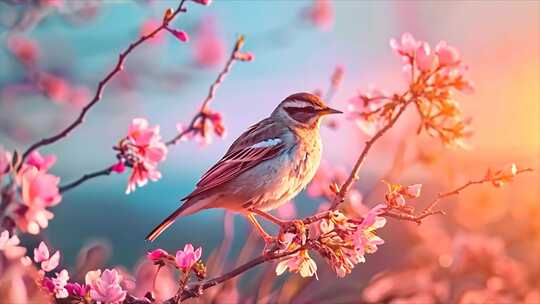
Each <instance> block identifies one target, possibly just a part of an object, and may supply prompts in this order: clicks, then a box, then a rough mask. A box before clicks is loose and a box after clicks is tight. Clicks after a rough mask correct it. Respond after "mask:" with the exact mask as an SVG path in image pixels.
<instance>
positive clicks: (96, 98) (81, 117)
mask: <svg viewBox="0 0 540 304" xmlns="http://www.w3.org/2000/svg"><path fill="white" fill-rule="evenodd" d="M184 2H186V0H180V4H179V5H178V7H177V8H176V10H175V11H173V12H172V14H171V15H170V16H168V17H166V18H163V22H162V23H161V25H160V26H158V27H157V28H156V29H155V30H153V31H152V32H151V33H149V34H147V35H143V36H141V37H140V38H139V39H138V40H136V41H135V42H133V43H131V44H130V45H129V46H128V48H127V49H125V50H124V51H123V52H121V53H120V55H119V56H118V61H117V63H116V66H115V67H114V68H113V70H112V71H110V72H109V73H108V74H107V76H105V78H103V79H102V80H101V81H100V82H99V84H98V87H97V90H96V93H95V95H94V98H92V100H91V101H90V103H88V104H87V105H86V106H85V107H84V108H83V109H82V111H81V113H80V114H79V116H78V117H77V119H75V121H74V122H72V123H71V124H70V125H69V126H67V127H66V128H65V129H64V130H62V131H61V132H60V133H58V134H56V135H53V136H51V137H46V138H43V139H41V140H40V141H38V142H36V143H34V144H32V145H31V146H30V147H29V148H28V149H26V151H25V152H24V153H23V156H22V159H23V160H24V159H26V157H28V155H30V153H32V151H34V150H36V149H38V148H40V147H42V146H46V145H50V144H52V143H54V142H57V141H58V140H60V139H62V138H64V137H66V136H68V134H69V133H71V131H73V130H74V129H75V128H76V127H78V126H79V125H80V124H82V123H83V122H84V118H85V116H86V114H87V113H88V111H89V110H90V109H91V108H92V107H93V106H94V105H96V104H97V103H98V102H99V100H101V97H102V95H103V90H104V89H105V86H106V85H107V83H108V82H109V81H110V80H111V79H112V78H113V77H114V76H115V75H116V74H117V73H118V72H120V71H122V70H123V65H124V61H125V60H126V57H127V56H128V55H129V54H130V53H131V52H132V51H133V50H134V49H135V48H136V47H138V46H139V45H140V44H142V43H143V42H145V41H146V40H148V39H150V38H152V37H154V36H155V35H156V34H157V33H159V32H160V31H161V30H163V29H165V28H167V26H168V25H169V23H170V22H171V21H172V20H173V19H174V18H175V17H176V15H178V13H180V12H185V11H186V10H185V9H184V8H183V5H184ZM21 164H22V162H21ZM19 167H20V166H19ZM17 169H19V168H17Z"/></svg>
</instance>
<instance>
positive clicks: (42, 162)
mask: <svg viewBox="0 0 540 304" xmlns="http://www.w3.org/2000/svg"><path fill="white" fill-rule="evenodd" d="M55 163H56V156H55V155H47V156H42V155H41V154H40V153H39V151H37V150H35V151H32V153H30V155H28V158H27V159H26V165H30V166H34V167H36V168H37V169H38V170H40V171H48V170H49V169H50V168H51V167H52V166H53V165H54V164H55Z"/></svg>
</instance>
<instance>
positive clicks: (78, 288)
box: [65, 283, 89, 297]
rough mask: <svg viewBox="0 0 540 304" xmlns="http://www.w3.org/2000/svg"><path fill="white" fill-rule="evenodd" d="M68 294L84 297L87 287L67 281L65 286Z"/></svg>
mask: <svg viewBox="0 0 540 304" xmlns="http://www.w3.org/2000/svg"><path fill="white" fill-rule="evenodd" d="M65 288H66V290H67V292H68V294H70V295H72V296H76V297H85V296H86V294H87V293H88V291H89V287H88V286H87V285H84V284H79V283H67V284H66V286H65Z"/></svg>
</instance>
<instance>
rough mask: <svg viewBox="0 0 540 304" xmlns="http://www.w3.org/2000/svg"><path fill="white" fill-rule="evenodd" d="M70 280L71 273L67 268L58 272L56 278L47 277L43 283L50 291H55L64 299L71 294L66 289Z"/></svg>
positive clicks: (56, 295)
mask: <svg viewBox="0 0 540 304" xmlns="http://www.w3.org/2000/svg"><path fill="white" fill-rule="evenodd" d="M68 280H69V273H68V272H67V270H65V269H62V271H60V272H57V273H56V277H54V278H49V277H45V278H44V279H43V282H42V285H43V287H45V288H47V289H48V290H49V292H51V293H53V294H54V296H55V297H56V298H57V299H64V298H67V297H68V296H69V292H68V290H67V289H66V284H67V282H68Z"/></svg>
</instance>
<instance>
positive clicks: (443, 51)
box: [435, 41, 459, 65]
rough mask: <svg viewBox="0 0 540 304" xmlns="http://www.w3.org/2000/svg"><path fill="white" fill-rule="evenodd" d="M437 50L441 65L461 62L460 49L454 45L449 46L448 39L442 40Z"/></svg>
mask: <svg viewBox="0 0 540 304" xmlns="http://www.w3.org/2000/svg"><path fill="white" fill-rule="evenodd" d="M435 52H436V53H437V56H438V57H439V64H440V65H454V64H456V63H458V62H459V51H458V50H457V49H456V48H455V47H453V46H449V45H448V44H447V43H446V41H441V42H439V44H437V46H436V47H435Z"/></svg>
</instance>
